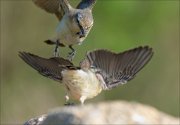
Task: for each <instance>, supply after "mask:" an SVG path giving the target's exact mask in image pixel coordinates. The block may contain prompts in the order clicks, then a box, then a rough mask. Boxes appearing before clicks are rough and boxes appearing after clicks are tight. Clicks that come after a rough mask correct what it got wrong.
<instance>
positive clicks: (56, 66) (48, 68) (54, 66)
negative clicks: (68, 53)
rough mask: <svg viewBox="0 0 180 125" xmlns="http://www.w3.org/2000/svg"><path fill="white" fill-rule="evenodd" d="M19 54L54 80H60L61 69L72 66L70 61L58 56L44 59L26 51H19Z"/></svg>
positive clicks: (42, 73)
mask: <svg viewBox="0 0 180 125" xmlns="http://www.w3.org/2000/svg"><path fill="white" fill-rule="evenodd" d="M19 56H20V57H21V58H22V59H23V60H24V61H25V62H26V63H27V64H29V65H30V66H31V67H32V68H34V69H35V70H37V71H38V72H39V73H40V74H41V75H43V76H45V77H48V78H51V79H53V80H56V81H61V80H62V75H61V72H62V71H63V70H65V69H68V68H69V67H73V64H72V63H71V62H70V61H68V60H66V59H63V58H59V57H53V58H50V59H46V58H42V57H39V56H36V55H34V54H31V53H26V52H20V53H19Z"/></svg>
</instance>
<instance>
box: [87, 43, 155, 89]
mask: <svg viewBox="0 0 180 125" xmlns="http://www.w3.org/2000/svg"><path fill="white" fill-rule="evenodd" d="M152 55H153V52H152V48H149V47H148V46H145V47H138V48H134V49H131V50H128V51H125V52H122V53H119V54H116V53H113V52H110V51H107V50H96V51H92V52H89V53H88V54H87V59H88V60H89V62H90V64H91V67H94V68H95V70H96V73H99V74H101V76H102V77H103V79H104V81H105V84H106V87H107V89H111V88H114V87H116V86H118V85H120V84H125V83H126V82H127V81H129V80H131V79H133V78H134V77H135V75H136V74H137V73H138V72H139V71H140V70H141V69H142V68H143V67H144V66H145V65H146V64H147V63H148V62H149V61H150V59H151V57H152Z"/></svg>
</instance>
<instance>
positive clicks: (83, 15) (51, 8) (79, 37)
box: [33, 0, 96, 60]
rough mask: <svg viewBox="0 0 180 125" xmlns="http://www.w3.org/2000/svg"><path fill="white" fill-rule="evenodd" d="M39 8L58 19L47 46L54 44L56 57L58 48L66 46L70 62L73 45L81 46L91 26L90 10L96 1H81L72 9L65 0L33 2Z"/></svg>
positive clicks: (73, 51) (73, 53) (34, 0)
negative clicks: (53, 35)
mask: <svg viewBox="0 0 180 125" xmlns="http://www.w3.org/2000/svg"><path fill="white" fill-rule="evenodd" d="M33 2H34V3H35V4H36V5H37V6H39V7H40V8H42V9H44V10H46V11H47V12H49V13H52V14H55V15H56V16H57V17H58V19H59V24H58V27H57V30H56V36H55V38H53V39H51V40H46V41H45V42H46V43H47V44H56V47H55V51H54V55H55V56H56V57H57V56H58V55H59V53H58V47H59V46H62V47H64V46H68V47H69V48H70V49H71V50H72V52H70V53H69V55H68V58H69V59H70V60H72V58H73V57H74V55H75V52H76V51H75V50H74V49H73V48H72V46H73V45H74V44H79V45H80V44H81V43H82V42H83V41H84V39H85V38H86V37H87V35H88V33H89V31H90V30H91V28H92V26H93V16H92V8H93V6H94V4H95V2H96V0H82V1H81V2H80V3H79V4H78V6H77V7H76V9H75V8H73V7H72V6H71V5H70V4H69V2H68V1H67V0H33Z"/></svg>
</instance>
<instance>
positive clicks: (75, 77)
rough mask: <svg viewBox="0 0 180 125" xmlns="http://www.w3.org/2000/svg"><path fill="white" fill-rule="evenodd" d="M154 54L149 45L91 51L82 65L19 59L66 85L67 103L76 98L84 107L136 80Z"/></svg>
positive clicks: (24, 56) (25, 56)
mask: <svg viewBox="0 0 180 125" xmlns="http://www.w3.org/2000/svg"><path fill="white" fill-rule="evenodd" d="M153 53H154V52H153V49H152V48H151V47H149V46H139V47H136V48H133V49H129V50H127V51H124V52H119V53H115V52H112V51H110V50H107V49H97V50H92V51H88V52H87V53H86V54H85V57H84V58H83V59H82V61H80V63H79V66H75V65H74V64H73V63H72V62H71V61H69V60H67V59H64V58H62V57H51V58H43V57H39V56H37V55H34V54H31V53H28V52H19V56H20V57H21V58H22V59H23V60H24V61H25V62H26V63H27V64H28V65H30V66H31V67H32V68H34V69H35V70H37V71H38V72H39V73H40V74H41V75H43V76H45V77H48V78H51V79H53V80H55V81H58V82H60V83H61V84H63V85H64V86H65V88H66V94H65V102H66V103H68V102H69V99H70V98H72V99H74V100H79V101H80V103H81V104H82V105H83V104H84V101H85V100H86V99H91V98H93V97H95V96H97V95H98V94H99V93H100V92H101V91H102V90H112V89H113V88H115V87H117V86H119V85H123V84H125V83H127V82H128V81H130V80H132V79H133V78H134V77H135V76H136V74H137V73H138V72H139V71H140V70H141V69H142V68H143V67H144V66H145V65H146V64H147V63H148V62H149V61H150V60H151V58H152V56H153Z"/></svg>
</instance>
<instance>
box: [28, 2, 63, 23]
mask: <svg viewBox="0 0 180 125" xmlns="http://www.w3.org/2000/svg"><path fill="white" fill-rule="evenodd" d="M32 1H33V2H34V3H35V4H36V5H37V6H38V7H40V8H41V9H43V10H45V11H46V12H48V13H52V14H55V15H56V16H57V18H58V19H59V20H61V18H62V17H63V15H64V11H63V10H62V8H61V6H60V0H32Z"/></svg>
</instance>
